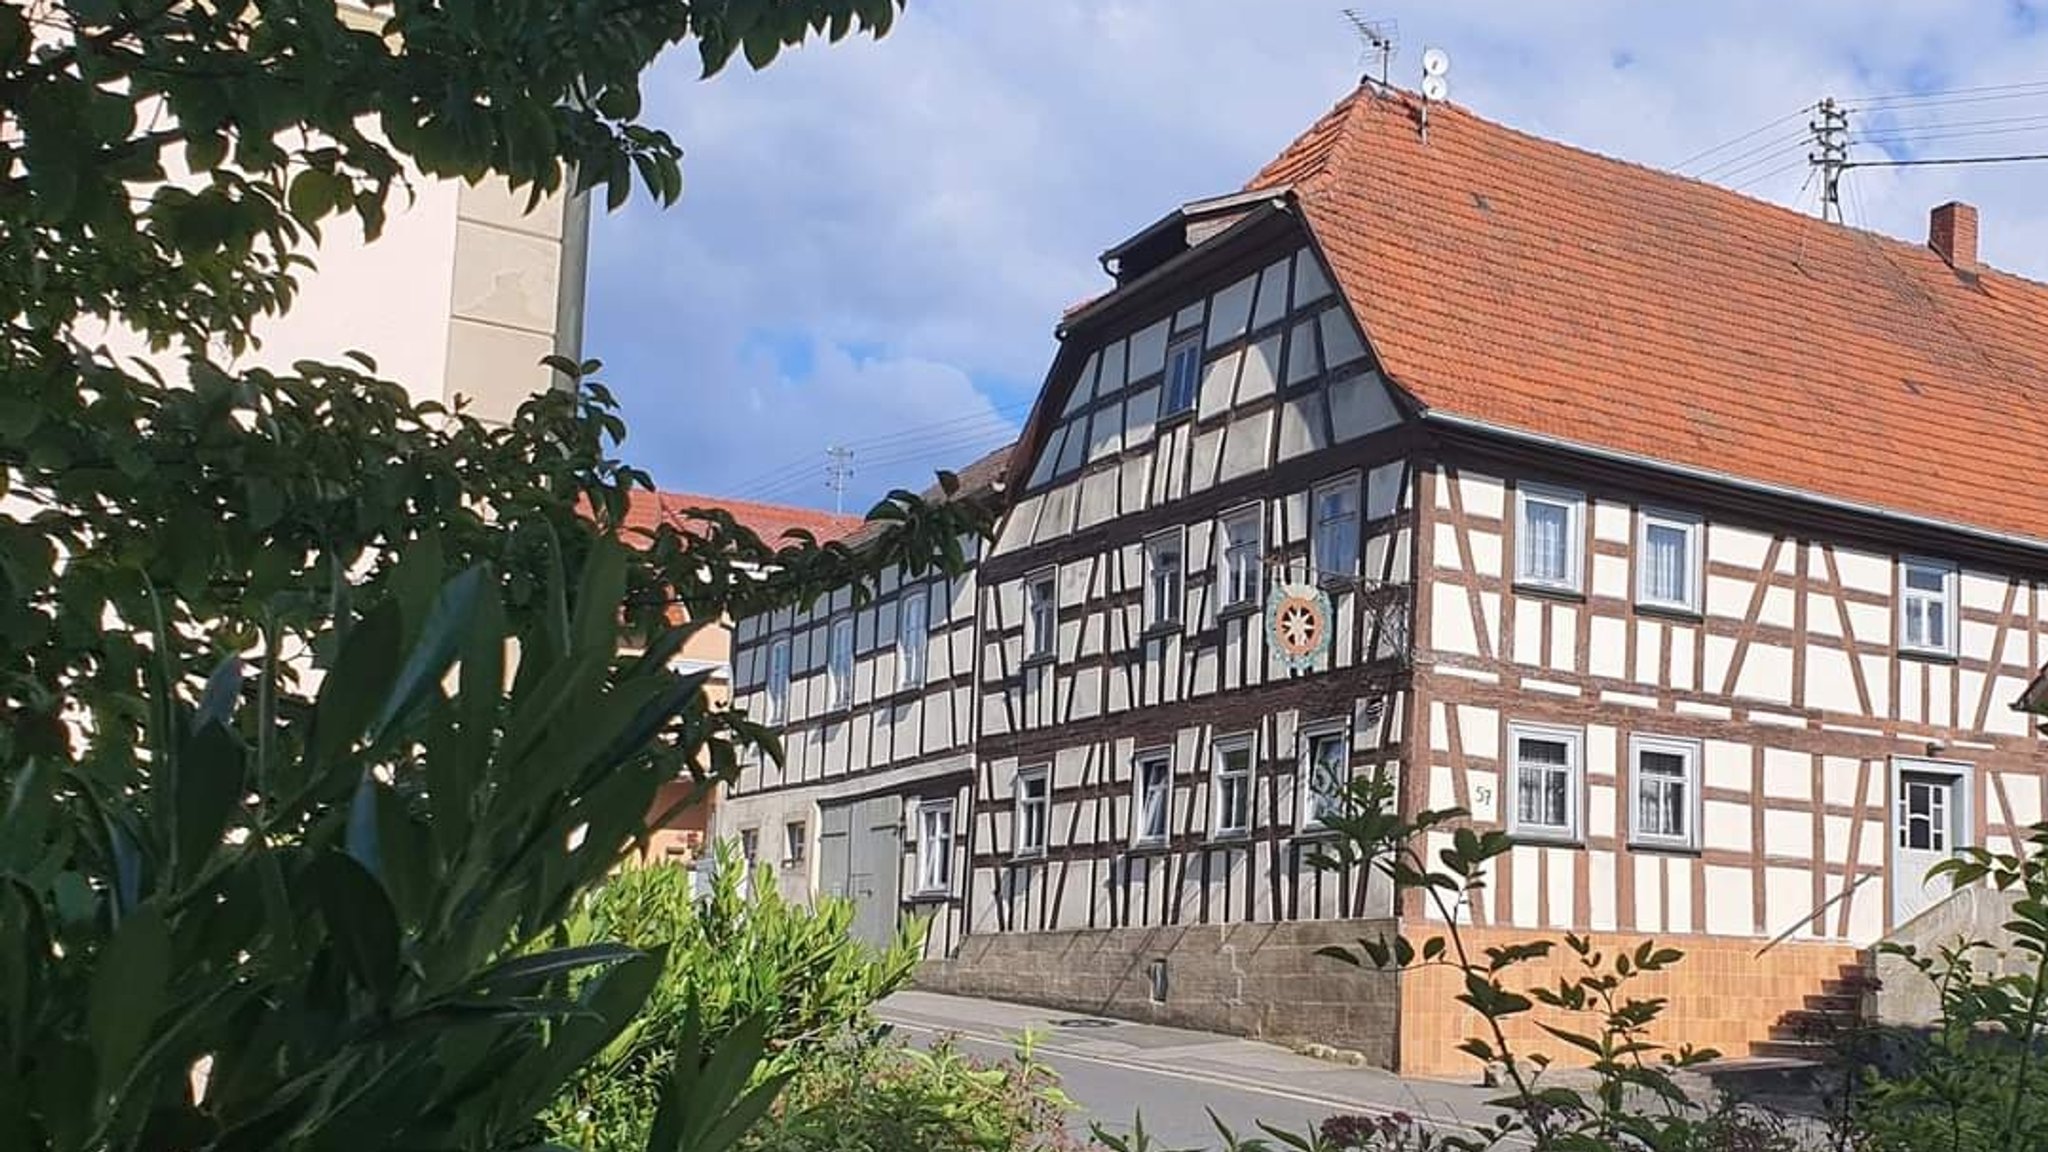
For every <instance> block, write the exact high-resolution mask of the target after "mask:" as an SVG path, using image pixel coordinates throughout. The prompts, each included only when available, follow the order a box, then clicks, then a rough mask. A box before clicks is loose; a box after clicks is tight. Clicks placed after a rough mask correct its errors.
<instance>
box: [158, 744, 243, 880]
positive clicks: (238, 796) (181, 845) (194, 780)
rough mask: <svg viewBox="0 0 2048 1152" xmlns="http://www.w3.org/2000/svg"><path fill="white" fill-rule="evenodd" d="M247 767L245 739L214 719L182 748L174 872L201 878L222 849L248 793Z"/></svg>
mask: <svg viewBox="0 0 2048 1152" xmlns="http://www.w3.org/2000/svg"><path fill="white" fill-rule="evenodd" d="M247 769H248V765H247V760H246V754H245V753H244V751H243V749H242V745H241V742H240V741H239V740H237V739H236V738H235V736H234V735H233V734H232V733H231V732H230V731H229V730H228V729H227V728H226V727H224V726H222V725H221V724H220V723H218V722H215V721H214V720H212V719H208V720H207V721H205V722H203V723H202V724H201V725H200V727H199V729H198V730H197V731H196V732H194V733H192V735H191V736H190V737H188V738H187V739H186V740H185V741H184V743H183V744H182V746H181V747H180V748H179V751H178V767H177V773H176V775H175V776H174V777H173V782H174V783H173V796H172V809H173V811H172V819H173V823H172V828H173V830H174V831H175V833H176V836H175V839H174V840H173V841H172V845H173V847H172V856H171V867H172V871H173V872H174V873H176V874H177V875H179V876H181V877H183V878H185V879H187V880H189V879H191V878H193V877H195V876H196V875H198V873H199V872H200V870H201V869H202V868H203V867H204V866H205V863H206V861H207V860H208V859H209V858H210V857H211V856H212V855H213V853H214V852H215V851H216V850H217V849H219V848H220V846H221V843H222V840H223V838H224V837H225V835H226V833H227V826H228V821H229V819H231V818H232V817H233V816H234V813H235V809H236V807H237V806H239V805H240V803H241V801H242V797H243V796H244V795H245V794H246V793H247V790H248V789H247V777H248V770H247Z"/></svg>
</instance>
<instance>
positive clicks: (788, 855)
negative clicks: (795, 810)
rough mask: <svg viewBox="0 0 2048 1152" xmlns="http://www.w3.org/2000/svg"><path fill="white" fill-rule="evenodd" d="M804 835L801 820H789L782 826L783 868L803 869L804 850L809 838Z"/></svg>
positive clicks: (807, 845)
mask: <svg viewBox="0 0 2048 1152" xmlns="http://www.w3.org/2000/svg"><path fill="white" fill-rule="evenodd" d="M804 833H805V829H804V822H803V821H801V820H791V821H790V822H789V823H787V824H784V825H783V826H782V866H783V867H784V868H801V867H803V863H804V853H805V849H806V848H808V847H809V845H810V837H809V836H807V835H805V834H804Z"/></svg>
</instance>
